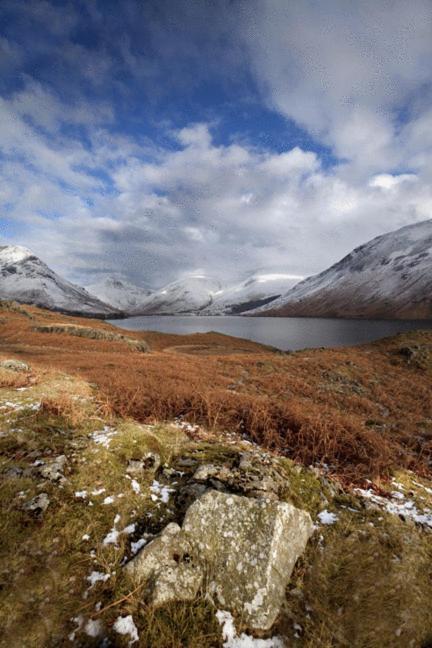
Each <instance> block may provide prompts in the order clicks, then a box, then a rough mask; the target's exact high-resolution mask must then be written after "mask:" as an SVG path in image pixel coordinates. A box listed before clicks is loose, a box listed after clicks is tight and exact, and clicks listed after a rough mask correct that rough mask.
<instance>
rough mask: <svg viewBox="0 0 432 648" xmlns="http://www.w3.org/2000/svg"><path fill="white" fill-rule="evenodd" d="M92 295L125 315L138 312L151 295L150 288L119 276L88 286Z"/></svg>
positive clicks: (109, 277)
mask: <svg viewBox="0 0 432 648" xmlns="http://www.w3.org/2000/svg"><path fill="white" fill-rule="evenodd" d="M86 289H87V290H88V291H89V293H91V294H92V295H95V296H96V297H97V298H98V299H100V300H102V301H103V302H105V303H106V304H110V305H111V306H114V307H115V308H118V309H119V310H121V311H124V312H125V313H130V312H132V311H134V310H136V309H137V308H138V307H139V306H140V305H141V304H142V303H143V302H144V301H145V300H146V299H147V297H149V295H151V294H152V291H151V290H150V288H145V287H141V286H136V285H135V284H132V283H130V282H129V281H125V280H124V279H123V278H122V277H120V276H117V275H109V276H105V277H103V278H101V279H100V280H99V281H97V282H95V283H92V284H90V285H88V286H86Z"/></svg>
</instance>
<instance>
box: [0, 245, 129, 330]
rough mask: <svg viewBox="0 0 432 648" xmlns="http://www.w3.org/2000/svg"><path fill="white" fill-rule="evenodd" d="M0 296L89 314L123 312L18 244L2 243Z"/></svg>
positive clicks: (106, 316) (54, 308)
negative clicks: (60, 274)
mask: <svg viewBox="0 0 432 648" xmlns="http://www.w3.org/2000/svg"><path fill="white" fill-rule="evenodd" d="M0 299H12V300H14V301H17V302H21V303H25V304H35V305H36V306H42V307H44V308H49V309H51V310H57V311H61V312H63V313H69V314H77V315H87V316H89V317H101V318H108V317H116V316H118V315H119V314H120V313H119V311H118V310H117V309H115V308H112V307H111V306H109V305H108V304H105V303H104V302H102V301H100V300H99V299H97V298H96V297H93V296H92V295H90V294H89V293H88V292H87V291H86V290H85V289H84V288H80V287H79V286H76V285H75V284H72V283H70V282H69V281H66V280H65V279H62V278H61V277H59V275H58V274H56V273H55V272H54V271H53V270H51V268H49V267H48V266H47V265H46V264H45V263H44V262H43V261H41V259H39V258H38V257H37V256H36V255H34V254H33V253H32V252H31V251H30V250H28V249H27V248H25V247H21V246H19V245H3V246H0Z"/></svg>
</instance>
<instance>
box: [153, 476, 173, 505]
mask: <svg viewBox="0 0 432 648" xmlns="http://www.w3.org/2000/svg"><path fill="white" fill-rule="evenodd" d="M150 491H151V496H150V497H151V499H152V500H153V502H157V501H159V502H162V503H163V504H167V503H168V501H169V498H170V493H173V492H174V488H169V486H164V485H162V484H160V483H159V482H158V481H157V480H156V479H155V480H154V481H153V483H152V485H151V486H150Z"/></svg>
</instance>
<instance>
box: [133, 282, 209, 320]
mask: <svg viewBox="0 0 432 648" xmlns="http://www.w3.org/2000/svg"><path fill="white" fill-rule="evenodd" d="M220 290H221V284H220V283H219V281H218V280H217V279H213V278H212V277H207V276H205V275H195V276H191V277H186V278H184V279H179V280H178V281H174V282H173V283H170V284H168V285H167V286H164V287H163V288H161V289H160V290H157V291H155V292H154V293H152V294H151V295H150V296H149V297H147V299H145V300H144V301H143V302H142V304H141V305H140V306H138V307H137V308H136V309H135V310H134V314H135V315H179V314H181V313H198V312H200V311H202V310H203V309H204V308H206V307H207V306H209V305H210V304H211V303H212V302H213V299H214V295H215V294H217V293H218V292H219V291H220Z"/></svg>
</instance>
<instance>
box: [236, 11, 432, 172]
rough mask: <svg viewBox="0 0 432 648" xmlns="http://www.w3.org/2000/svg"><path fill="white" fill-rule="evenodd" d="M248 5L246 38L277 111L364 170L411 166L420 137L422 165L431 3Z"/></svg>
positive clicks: (431, 72) (431, 78)
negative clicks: (421, 99) (421, 101)
mask: <svg viewBox="0 0 432 648" xmlns="http://www.w3.org/2000/svg"><path fill="white" fill-rule="evenodd" d="M242 6H243V10H244V13H243V15H242V19H241V20H239V21H238V24H239V31H240V35H241V37H242V39H243V42H244V43H245V45H246V47H247V48H248V52H249V56H250V61H251V66H252V69H253V71H254V74H255V77H256V79H257V81H258V83H259V85H260V88H261V92H262V95H263V97H264V98H265V99H266V100H267V102H268V103H269V105H270V106H272V107H273V108H275V109H276V110H278V111H279V112H280V113H282V114H283V115H285V116H286V117H288V118H290V119H294V120H295V121H296V122H297V123H298V124H300V125H302V126H303V127H305V128H306V129H307V130H308V131H309V132H310V133H312V134H313V135H314V136H315V137H317V138H318V139H319V140H321V141H324V142H326V143H327V144H328V145H329V146H331V147H332V148H333V150H334V151H335V153H336V154H337V155H338V156H340V157H341V158H347V159H348V160H349V161H351V162H352V163H353V164H354V163H355V164H356V165H357V166H359V167H361V168H362V169H365V168H366V169H367V170H368V171H371V170H378V169H379V168H380V167H381V168H382V167H387V168H389V169H391V168H392V167H397V166H399V165H401V164H407V162H408V161H407V159H406V157H407V153H408V151H409V148H410V140H412V139H413V138H417V147H418V148H417V151H416V156H417V162H418V163H420V164H422V163H423V160H421V159H420V158H419V150H418V149H420V150H421V149H424V148H425V146H426V145H427V142H425V141H421V137H420V138H419V137H418V134H419V132H420V133H421V132H422V131H425V132H426V133H427V139H428V140H429V142H430V136H429V133H430V130H429V131H428V128H427V126H426V125H425V120H427V121H428V120H429V119H430V112H429V113H428V115H429V117H426V112H425V111H427V110H429V102H426V105H425V106H423V107H421V106H420V107H419V106H418V96H419V91H420V90H421V91H422V92H423V95H424V94H425V90H426V88H427V87H429V88H430V85H431V82H432V66H431V65H430V61H431V60H432V4H431V3H430V2H429V1H428V0H413V1H412V2H409V3H407V2H405V0H382V1H381V2H376V1H375V0H364V1H363V2H360V3H359V2H357V3H355V2H350V3H347V2H345V0H329V1H328V2H325V3H310V2H285V1H284V0H273V1H272V2H261V1H260V0H250V1H249V2H247V3H244V4H243V5H242ZM414 107H416V110H417V112H418V114H417V115H412V114H410V112H411V109H413V108H414ZM401 110H403V111H404V113H405V115H408V125H407V124H406V123H405V126H404V127H403V128H402V131H404V132H401V128H400V123H399V118H398V117H399V112H400V111H401ZM406 119H407V116H405V120H404V121H406ZM413 122H416V124H417V126H413ZM409 131H411V132H409Z"/></svg>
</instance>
